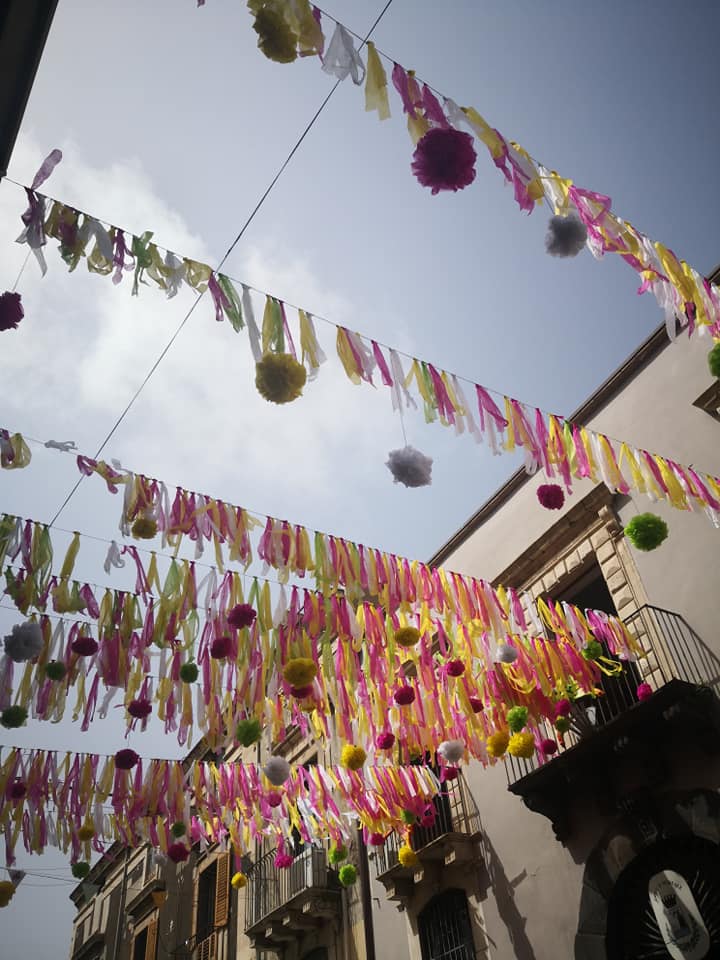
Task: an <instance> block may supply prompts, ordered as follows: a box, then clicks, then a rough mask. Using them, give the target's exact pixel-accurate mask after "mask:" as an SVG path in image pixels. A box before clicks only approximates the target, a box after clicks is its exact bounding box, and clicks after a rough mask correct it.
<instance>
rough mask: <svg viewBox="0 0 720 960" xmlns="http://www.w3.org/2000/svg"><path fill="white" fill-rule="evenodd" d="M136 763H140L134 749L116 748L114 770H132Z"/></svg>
mask: <svg viewBox="0 0 720 960" xmlns="http://www.w3.org/2000/svg"><path fill="white" fill-rule="evenodd" d="M138 763H140V757H139V756H138V755H137V753H135V751H134V750H129V749H128V750H118V752H117V753H116V754H115V769H116V770H132V768H133V767H134V766H136V765H137V764H138Z"/></svg>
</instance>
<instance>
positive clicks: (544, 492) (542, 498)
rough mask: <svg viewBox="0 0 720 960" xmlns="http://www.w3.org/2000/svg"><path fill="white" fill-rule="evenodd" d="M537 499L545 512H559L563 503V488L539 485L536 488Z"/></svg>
mask: <svg viewBox="0 0 720 960" xmlns="http://www.w3.org/2000/svg"><path fill="white" fill-rule="evenodd" d="M537 498H538V500H539V502H540V506H541V507H545V509H546V510H560V509H562V506H563V504H564V503H565V494H564V493H563V488H562V487H560V486H558V485H557V483H541V484H540V486H539V487H538V488H537Z"/></svg>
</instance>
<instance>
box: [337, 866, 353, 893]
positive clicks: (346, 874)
mask: <svg viewBox="0 0 720 960" xmlns="http://www.w3.org/2000/svg"><path fill="white" fill-rule="evenodd" d="M338 880H339V881H340V883H341V884H342V885H343V886H344V887H351V886H352V885H353V884H354V883H355V881H356V880H357V870H356V869H355V867H354V866H353V865H352V864H351V863H346V864H345V866H344V867H340V871H339V873H338Z"/></svg>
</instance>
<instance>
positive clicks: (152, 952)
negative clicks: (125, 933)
mask: <svg viewBox="0 0 720 960" xmlns="http://www.w3.org/2000/svg"><path fill="white" fill-rule="evenodd" d="M157 928H158V923H157V920H151V921H150V923H149V924H148V925H147V926H146V927H143V928H142V930H140V931H139V932H138V933H136V934H135V938H134V940H133V945H132V960H156V957H157V939H158V937H157Z"/></svg>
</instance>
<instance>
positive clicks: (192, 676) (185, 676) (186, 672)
mask: <svg viewBox="0 0 720 960" xmlns="http://www.w3.org/2000/svg"><path fill="white" fill-rule="evenodd" d="M197 678H198V668H197V664H196V663H184V664H183V665H182V666H181V667H180V679H181V680H182V682H183V683H195V681H196V680H197Z"/></svg>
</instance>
